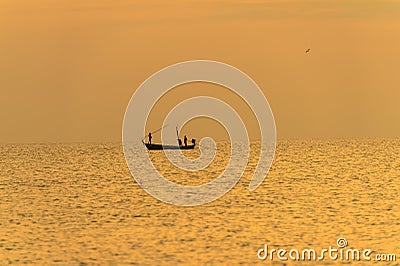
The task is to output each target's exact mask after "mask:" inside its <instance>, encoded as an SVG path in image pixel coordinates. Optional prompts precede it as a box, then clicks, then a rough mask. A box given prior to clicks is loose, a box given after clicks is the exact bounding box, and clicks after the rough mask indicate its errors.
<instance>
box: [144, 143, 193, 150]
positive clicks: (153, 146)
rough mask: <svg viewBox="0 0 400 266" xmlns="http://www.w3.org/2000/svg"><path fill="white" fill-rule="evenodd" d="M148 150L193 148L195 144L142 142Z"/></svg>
mask: <svg viewBox="0 0 400 266" xmlns="http://www.w3.org/2000/svg"><path fill="white" fill-rule="evenodd" d="M144 145H146V148H147V149H148V150H193V149H194V146H196V144H191V145H187V146H185V145H179V146H178V145H162V144H150V143H144Z"/></svg>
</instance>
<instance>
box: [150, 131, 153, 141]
mask: <svg viewBox="0 0 400 266" xmlns="http://www.w3.org/2000/svg"><path fill="white" fill-rule="evenodd" d="M152 138H153V137H152V136H151V132H149V144H151V139H152Z"/></svg>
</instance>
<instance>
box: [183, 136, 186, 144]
mask: <svg viewBox="0 0 400 266" xmlns="http://www.w3.org/2000/svg"><path fill="white" fill-rule="evenodd" d="M183 143H185V146H187V137H186V135H185V137H184V138H183Z"/></svg>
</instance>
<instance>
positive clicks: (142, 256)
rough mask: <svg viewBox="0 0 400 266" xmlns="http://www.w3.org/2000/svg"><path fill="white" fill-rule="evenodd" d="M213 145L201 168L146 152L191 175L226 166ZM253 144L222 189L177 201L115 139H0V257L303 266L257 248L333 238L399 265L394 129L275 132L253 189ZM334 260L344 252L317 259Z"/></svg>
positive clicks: (13, 260) (193, 179) (180, 174)
mask: <svg viewBox="0 0 400 266" xmlns="http://www.w3.org/2000/svg"><path fill="white" fill-rule="evenodd" d="M217 146H218V148H222V149H221V150H222V151H219V152H218V153H217V156H216V158H215V160H214V161H213V162H212V163H211V165H210V166H209V167H207V168H206V169H204V170H202V171H200V172H198V173H195V172H184V171H182V170H180V169H177V168H175V167H173V166H171V164H170V163H169V162H168V161H167V159H166V157H165V156H163V155H162V152H161V151H151V152H150V156H151V158H152V160H153V162H154V164H155V166H156V167H157V168H158V169H159V171H160V172H161V173H162V174H163V175H164V176H166V177H167V178H169V179H170V180H171V181H174V182H177V183H181V184H186V185H198V184H201V183H205V182H209V181H211V180H212V179H213V178H215V177H217V176H218V175H219V174H220V173H221V172H222V171H223V169H224V167H226V165H227V162H228V161H227V160H228V158H229V156H228V155H229V143H224V142H220V143H217ZM257 149H259V144H258V143H252V153H251V159H250V161H249V165H248V167H247V168H246V171H245V173H244V175H243V177H242V178H241V179H240V181H239V182H238V184H237V185H236V186H235V187H234V188H233V189H232V190H231V191H230V192H228V193H227V194H226V195H224V196H223V197H221V198H220V199H218V200H216V201H213V202H211V203H208V204H205V205H201V206H196V207H178V206H174V205H169V204H166V203H163V202H161V201H159V200H157V199H155V198H153V197H152V196H150V195H149V194H147V193H146V192H145V191H144V190H142V188H141V187H140V186H139V185H138V184H137V183H136V182H135V180H134V178H133V177H132V176H131V174H130V172H129V170H128V168H127V165H126V162H125V159H124V155H123V152H122V147H121V145H120V144H112V143H107V144H29V145H28V144H3V145H1V146H0V155H1V156H0V200H1V201H0V265H8V264H12V265H21V264H27V265H31V264H37V265H181V264H182V265H196V264H199V265H204V264H207V265H239V264H242V265H255V264H260V265H266V264H271V263H272V264H277V265H281V264H298V265H303V264H305V262H293V261H290V260H289V261H286V262H283V261H280V260H278V259H276V258H275V259H274V260H273V261H271V260H269V259H266V260H264V261H262V260H259V259H258V258H257V251H258V250H259V249H260V248H262V247H264V244H267V245H268V247H269V248H284V249H286V250H290V249H293V248H296V249H299V250H301V249H303V248H314V249H316V250H321V249H323V248H328V247H329V246H333V247H337V245H336V240H337V239H338V238H340V237H341V238H345V239H346V240H347V241H348V247H351V248H358V249H360V250H361V249H364V248H368V249H371V250H374V251H375V252H380V253H394V254H397V262H392V263H391V264H393V265H395V264H399V263H400V241H399V240H400V204H399V202H400V201H399V199H400V180H399V178H400V140H399V139H379V140H378V139H376V140H375V139H370V140H359V139H354V140H286V141H279V142H278V145H277V152H276V154H275V159H274V162H273V165H272V168H271V169H270V172H269V174H268V176H267V178H266V179H265V180H264V182H263V183H262V185H261V186H260V187H259V188H258V189H257V190H255V191H253V192H250V191H249V190H248V185H249V181H250V179H251V177H252V173H253V171H254V168H255V166H256V164H257ZM185 153H186V154H187V155H188V157H191V156H192V157H196V156H198V155H199V154H198V153H199V151H198V150H195V151H192V152H190V151H185ZM338 263H346V264H347V263H351V262H347V261H340V260H329V258H325V260H324V261H320V262H314V264H318V265H321V264H338ZM353 263H354V264H373V263H374V262H365V261H364V262H353ZM375 263H376V264H382V265H387V264H390V263H388V262H384V263H382V262H375Z"/></svg>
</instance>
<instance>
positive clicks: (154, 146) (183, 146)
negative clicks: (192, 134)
mask: <svg viewBox="0 0 400 266" xmlns="http://www.w3.org/2000/svg"><path fill="white" fill-rule="evenodd" d="M161 129H162V128H160V129H158V130H156V131H154V132H152V133H153V134H154V133H156V132H158V131H160V130H161ZM152 133H150V134H149V136H150V137H151V134H152ZM176 137H177V138H178V139H177V140H178V145H162V144H153V143H151V138H150V139H149V142H147V143H146V142H144V140H143V139H142V143H143V144H144V145H145V146H146V148H147V149H148V150H193V149H194V147H195V146H196V140H195V139H192V144H188V143H187V139H186V136H185V141H186V142H185V144H182V140H181V139H180V138H179V131H178V127H176Z"/></svg>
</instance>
